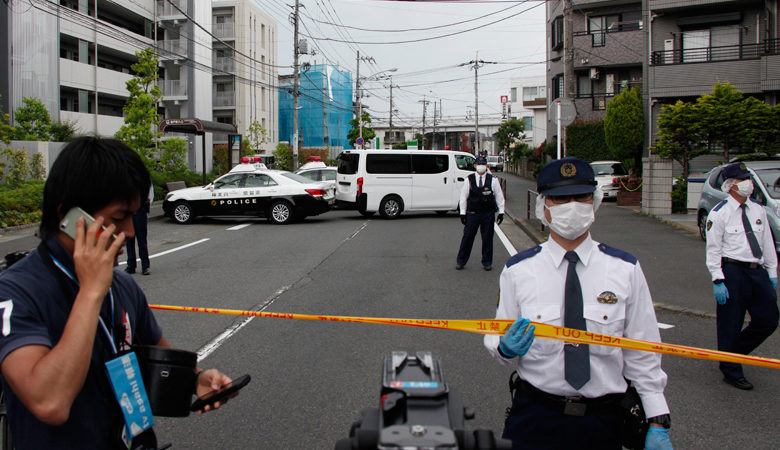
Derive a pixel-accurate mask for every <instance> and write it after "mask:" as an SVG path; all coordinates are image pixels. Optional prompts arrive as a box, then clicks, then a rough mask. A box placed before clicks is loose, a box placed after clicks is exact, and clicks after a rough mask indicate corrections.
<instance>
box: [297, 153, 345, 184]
mask: <svg viewBox="0 0 780 450" xmlns="http://www.w3.org/2000/svg"><path fill="white" fill-rule="evenodd" d="M295 173H297V174H298V175H301V176H303V177H306V178H308V179H310V180H312V181H323V182H326V183H328V184H329V185H331V186H332V187H333V188H334V189H335V188H336V167H331V166H327V165H325V163H324V162H322V158H320V157H319V156H310V157H309V159H308V160H307V162H306V164H304V165H302V166H301V167H300V168H299V169H298V170H296V171H295Z"/></svg>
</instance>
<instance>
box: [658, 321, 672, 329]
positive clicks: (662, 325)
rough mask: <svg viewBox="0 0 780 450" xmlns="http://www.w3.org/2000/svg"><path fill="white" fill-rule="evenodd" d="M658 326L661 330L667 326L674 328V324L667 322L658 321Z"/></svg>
mask: <svg viewBox="0 0 780 450" xmlns="http://www.w3.org/2000/svg"><path fill="white" fill-rule="evenodd" d="M658 328H660V329H662V330H668V329H669V328H674V325H669V324H668V323H661V322H658Z"/></svg>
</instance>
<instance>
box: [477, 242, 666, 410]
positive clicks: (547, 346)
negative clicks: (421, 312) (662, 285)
mask: <svg viewBox="0 0 780 450" xmlns="http://www.w3.org/2000/svg"><path fill="white" fill-rule="evenodd" d="M575 251H576V253H577V255H578V256H579V259H580V261H579V262H578V263H577V275H578V276H579V279H580V283H581V285H582V299H583V315H584V317H585V321H586V326H587V330H588V331H590V332H595V333H602V334H607V335H611V336H618V337H623V336H625V337H628V338H634V339H642V340H646V341H653V342H660V340H661V339H660V333H659V331H658V323H657V321H656V318H655V311H654V309H653V302H652V299H651V297H650V290H649V289H648V286H647V281H646V280H645V276H644V273H643V272H642V269H641V267H640V266H639V263H638V261H637V260H636V258H634V257H633V256H631V255H629V254H628V253H626V252H623V251H621V250H617V249H614V248H612V247H609V246H607V245H605V244H599V243H597V242H595V241H594V240H593V239H592V238H591V237H590V235H588V237H587V239H586V240H585V241H584V242H582V243H581V244H580V246H579V247H577V248H576V249H575ZM565 254H566V250H564V249H563V248H562V247H561V246H560V245H558V244H557V243H556V242H555V241H553V240H552V239H549V240H547V241H546V242H545V243H543V244H541V245H539V246H537V247H534V248H532V249H529V250H526V251H524V252H521V253H518V254H516V255H515V256H513V257H512V258H510V259H509V261H507V264H506V267H505V268H504V270H503V271H502V272H501V278H500V281H499V283H500V288H501V292H500V298H499V304H498V309H497V311H496V319H510V320H516V319H517V318H518V317H525V318H527V319H530V320H531V321H532V322H540V323H546V324H550V325H556V326H563V324H564V323H563V321H564V286H565V282H566V271H567V269H568V264H569V263H568V261H566V260H565V259H564V255H565ZM499 339H500V336H491V335H486V336H485V338H484V344H485V347H487V349H488V351H489V352H490V353H491V354H492V355H493V357H494V358H496V359H497V360H499V361H500V362H502V363H509V361H511V360H509V359H505V358H503V357H502V356H501V355H500V354H499V353H498V350H497V348H498V343H499ZM566 345H571V344H566ZM563 346H564V343H563V342H562V341H556V340H552V339H544V338H540V337H536V338H535V339H534V341H533V344H532V345H531V348H530V349H529V351H528V353H526V354H525V355H524V356H521V357H519V358H518V361H517V364H518V367H517V372H518V374H519V375H520V378H522V379H524V380H526V381H527V382H529V383H531V384H532V385H533V386H535V387H536V388H537V389H541V390H542V391H545V392H547V393H550V394H554V395H561V396H575V395H582V396H584V397H587V398H596V397H601V396H603V395H606V394H614V393H623V392H625V391H626V388H627V385H626V381H625V379H624V378H623V377H624V376H625V377H626V378H628V379H629V380H631V381H632V382H633V383H634V386H635V387H636V389H637V391H638V393H639V395H640V397H641V399H642V404H643V405H644V408H645V413H646V415H647V417H655V416H658V415H662V414H667V413H669V407H668V406H667V404H666V399H665V397H664V393H663V392H664V388H665V386H666V378H667V377H666V373H664V371H663V370H661V355H659V354H657V353H649V352H641V351H636V350H623V349H620V348H617V347H607V346H602V345H591V346H590V380H589V381H588V382H587V383H586V384H585V385H584V386H583V387H582V388H580V389H579V390H576V389H574V388H573V387H572V386H571V385H569V383H568V382H567V381H566V379H565V378H564V355H563Z"/></svg>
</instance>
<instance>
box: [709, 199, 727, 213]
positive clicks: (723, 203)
mask: <svg viewBox="0 0 780 450" xmlns="http://www.w3.org/2000/svg"><path fill="white" fill-rule="evenodd" d="M727 201H728V200H723V201H722V202H720V203H718V204H717V205H715V207H714V208H712V210H713V211H717V210H719V209H721V208H723V205H725V204H726V202H727Z"/></svg>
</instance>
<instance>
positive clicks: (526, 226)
mask: <svg viewBox="0 0 780 450" xmlns="http://www.w3.org/2000/svg"><path fill="white" fill-rule="evenodd" d="M504 214H505V215H506V216H507V217H509V218H510V219H512V222H513V223H514V224H515V225H517V226H518V227H519V228H520V229H521V230H523V232H524V233H525V234H526V236H528V237H529V238H530V239H531V240H532V241H534V243H535V244H536V245H539V244H541V243H542V242H544V241H546V240H547V235H546V234H544V233H543V232H542V231H537V230H536V229H535V228H536V227H535V226H533V225H532V224H531V223H530V222H529V221H528V220H526V219H521V218H519V217H516V216H515V214H514V213H512V212H511V211H509V210H508V209H504Z"/></svg>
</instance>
